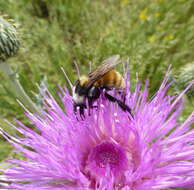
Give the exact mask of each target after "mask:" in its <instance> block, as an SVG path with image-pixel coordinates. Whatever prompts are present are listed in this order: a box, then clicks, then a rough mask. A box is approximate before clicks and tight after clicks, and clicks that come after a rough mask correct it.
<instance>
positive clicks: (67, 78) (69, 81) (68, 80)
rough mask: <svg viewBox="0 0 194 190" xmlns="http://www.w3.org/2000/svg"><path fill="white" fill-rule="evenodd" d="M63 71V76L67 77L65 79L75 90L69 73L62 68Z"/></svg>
mask: <svg viewBox="0 0 194 190" xmlns="http://www.w3.org/2000/svg"><path fill="white" fill-rule="evenodd" d="M61 70H62V72H63V74H64V75H65V78H66V80H67V82H68V83H69V86H70V87H71V89H72V90H73V84H72V82H71V80H70V79H69V77H68V76H67V73H66V72H65V70H64V69H63V67H61Z"/></svg>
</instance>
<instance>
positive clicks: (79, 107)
mask: <svg viewBox="0 0 194 190" xmlns="http://www.w3.org/2000/svg"><path fill="white" fill-rule="evenodd" d="M85 108H86V105H85V104H74V106H73V111H74V113H75V115H77V111H78V110H79V114H80V117H81V118H82V120H83V119H84V118H85V115H84V109H85Z"/></svg>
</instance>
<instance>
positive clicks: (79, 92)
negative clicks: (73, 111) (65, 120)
mask: <svg viewBox="0 0 194 190" xmlns="http://www.w3.org/2000/svg"><path fill="white" fill-rule="evenodd" d="M88 80H89V79H88V77H87V76H81V77H80V79H79V80H77V81H76V83H75V86H74V87H73V101H74V103H75V104H84V103H85V97H86V96H87V93H88V89H87V88H86V87H85V85H86V84H87V82H88Z"/></svg>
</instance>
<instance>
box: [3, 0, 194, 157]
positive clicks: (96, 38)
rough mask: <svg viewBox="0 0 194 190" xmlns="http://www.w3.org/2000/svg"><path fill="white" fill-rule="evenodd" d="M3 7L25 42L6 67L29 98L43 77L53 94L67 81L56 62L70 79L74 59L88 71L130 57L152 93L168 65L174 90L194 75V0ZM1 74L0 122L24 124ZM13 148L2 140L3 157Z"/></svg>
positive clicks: (37, 1) (28, 0)
mask: <svg viewBox="0 0 194 190" xmlns="http://www.w3.org/2000/svg"><path fill="white" fill-rule="evenodd" d="M0 12H1V13H3V14H7V15H9V16H10V17H11V18H13V19H14V20H15V21H16V23H18V24H19V32H20V36H21V38H22V47H21V49H20V51H19V53H18V54H17V55H16V56H15V57H14V58H11V59H9V64H10V65H11V66H12V67H13V69H14V70H17V72H18V74H19V76H20V82H21V83H22V85H23V87H24V88H25V90H26V91H27V93H28V94H29V95H30V96H31V97H34V93H38V90H37V87H36V83H40V82H41V81H42V80H43V78H44V76H47V78H48V85H49V89H50V90H51V92H52V93H53V94H54V95H55V96H56V91H57V85H64V84H67V83H66V80H65V77H64V75H63V73H62V72H61V70H60V67H63V68H64V69H65V70H66V71H68V74H69V77H70V78H71V80H72V81H75V80H76V73H75V67H74V65H73V61H77V62H78V63H79V64H80V65H81V67H80V69H81V72H82V73H87V72H86V71H87V70H88V63H89V61H92V62H93V63H94V65H97V64H98V63H100V61H102V60H103V59H104V58H106V57H108V56H110V55H113V54H120V55H121V56H122V57H123V58H127V57H129V58H130V70H131V78H132V81H135V80H136V73H137V72H138V73H139V79H140V80H141V81H145V79H147V78H148V79H149V80H150V91H151V94H152V93H154V91H156V90H157V89H158V87H159V85H160V83H161V81H162V79H163V76H164V74H165V72H166V71H167V68H168V67H169V65H170V64H171V65H172V73H173V75H172V78H173V79H176V85H174V86H173V87H172V88H171V93H173V94H175V93H177V92H179V91H181V90H182V89H183V88H184V87H185V85H186V84H187V83H188V81H189V80H190V79H191V77H192V74H191V73H194V68H193V67H194V63H192V62H193V61H194V32H193V31H194V0H170V1H169V0H106V1H99V0H93V1H90V0H71V1H69V0H55V1H50V0H19V1H14V0H6V1H0ZM94 67H95V66H94ZM184 72H185V73H186V74H185V73H184ZM188 73H189V74H190V75H189V76H190V78H189V77H188V79H187V78H186V79H185V76H186V75H188ZM0 79H1V83H0V85H1V86H0V112H1V115H0V121H1V127H5V126H6V124H5V122H4V121H3V119H4V118H6V119H8V120H9V121H12V120H13V118H17V119H20V120H22V121H23V122H24V123H28V121H26V120H25V117H24V115H23V109H22V108H21V106H19V105H18V103H17V102H16V101H15V97H14V95H13V94H12V93H11V91H10V86H9V84H8V83H7V82H6V79H5V77H4V75H3V73H2V72H0ZM183 79H184V80H185V82H184V80H183ZM192 99H193V93H192V91H190V93H189V94H188V97H187V98H185V102H186V105H185V106H186V109H185V111H184V113H183V116H182V118H181V119H184V118H185V117H186V116H187V115H188V114H189V113H190V112H191V110H192V109H193V105H192V104H191V103H190V102H192ZM34 101H36V99H35V98H34ZM10 150H11V147H10V146H9V145H8V144H7V143H6V142H5V140H4V139H3V138H1V137H0V160H4V159H6V158H7V157H8V156H9V155H10Z"/></svg>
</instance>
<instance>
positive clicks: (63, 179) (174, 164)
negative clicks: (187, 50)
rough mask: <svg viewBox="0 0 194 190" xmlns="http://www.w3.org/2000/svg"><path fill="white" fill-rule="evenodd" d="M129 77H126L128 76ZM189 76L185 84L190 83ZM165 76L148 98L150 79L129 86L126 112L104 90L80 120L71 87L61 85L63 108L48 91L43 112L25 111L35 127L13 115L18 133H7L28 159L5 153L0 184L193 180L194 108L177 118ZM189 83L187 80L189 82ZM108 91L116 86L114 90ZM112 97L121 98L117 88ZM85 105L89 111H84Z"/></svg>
mask: <svg viewBox="0 0 194 190" xmlns="http://www.w3.org/2000/svg"><path fill="white" fill-rule="evenodd" d="M126 81H127V80H126ZM191 85H192V84H190V86H191ZM168 87H169V83H168V79H167V77H166V78H165V79H164V81H163V83H162V85H161V87H160V88H159V90H158V91H157V93H156V94H155V95H154V96H153V97H152V99H151V100H148V87H147V83H146V85H145V87H144V89H142V90H141V84H139V83H138V84H137V85H136V89H135V91H134V92H131V90H130V85H129V84H128V83H127V89H126V104H127V105H128V106H130V108H131V109H132V112H133V116H131V115H130V114H129V113H128V112H124V111H123V110H122V109H121V108H120V107H119V106H118V105H117V104H115V103H114V102H110V101H108V100H107V99H106V98H105V96H104V95H103V94H102V95H101V97H100V98H99V99H98V100H97V102H96V106H97V108H93V109H92V110H90V112H91V113H90V115H89V114H87V111H86V113H85V118H84V119H83V120H82V119H80V118H77V116H76V115H75V114H74V112H73V102H72V98H71V96H70V94H69V92H68V90H62V89H61V92H62V93H61V100H62V102H63V104H64V108H65V112H64V111H63V109H62V108H61V107H60V106H59V105H58V104H57V103H56V101H55V100H54V98H53V97H52V96H51V95H50V94H49V93H48V94H47V95H45V106H46V112H44V113H42V115H33V114H31V113H27V116H28V118H29V119H30V121H31V122H32V123H33V124H34V126H35V127H36V129H37V130H38V131H37V130H32V129H29V128H28V127H26V126H24V125H23V124H22V123H20V122H19V121H18V124H19V126H18V127H17V128H16V129H17V130H18V131H19V132H20V133H21V134H22V135H23V137H18V136H16V137H13V136H10V135H9V134H7V133H6V132H4V131H2V134H3V135H4V137H5V138H6V139H7V140H8V141H9V142H10V143H12V144H13V146H15V148H16V150H17V151H19V152H21V153H23V155H24V157H25V158H26V159H25V160H16V159H14V160H10V161H9V162H10V163H11V166H9V168H8V169H6V170H4V171H3V173H4V174H3V178H4V179H7V180H8V181H9V184H7V185H5V184H4V187H6V188H8V189H12V188H13V189H18V190H25V189H28V190H32V189H33V190H51V189H52V190H63V189H64V190H68V189H69V190H70V189H80V190H162V189H167V188H174V187H186V188H194V161H193V158H194V149H193V144H192V141H193V136H194V131H193V130H191V129H190V126H191V124H192V123H193V120H194V112H193V113H192V114H191V115H190V116H189V117H188V118H187V119H186V120H185V122H184V123H179V121H178V119H179V116H180V112H181V110H182V108H183V104H182V101H181V97H182V95H183V93H184V92H183V93H182V94H180V96H178V97H172V96H169V95H166V93H167V90H168ZM188 88H189V87H188ZM112 93H115V92H114V91H113V92H112ZM116 96H118V97H117V98H119V95H116ZM88 112H89V111H88Z"/></svg>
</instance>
